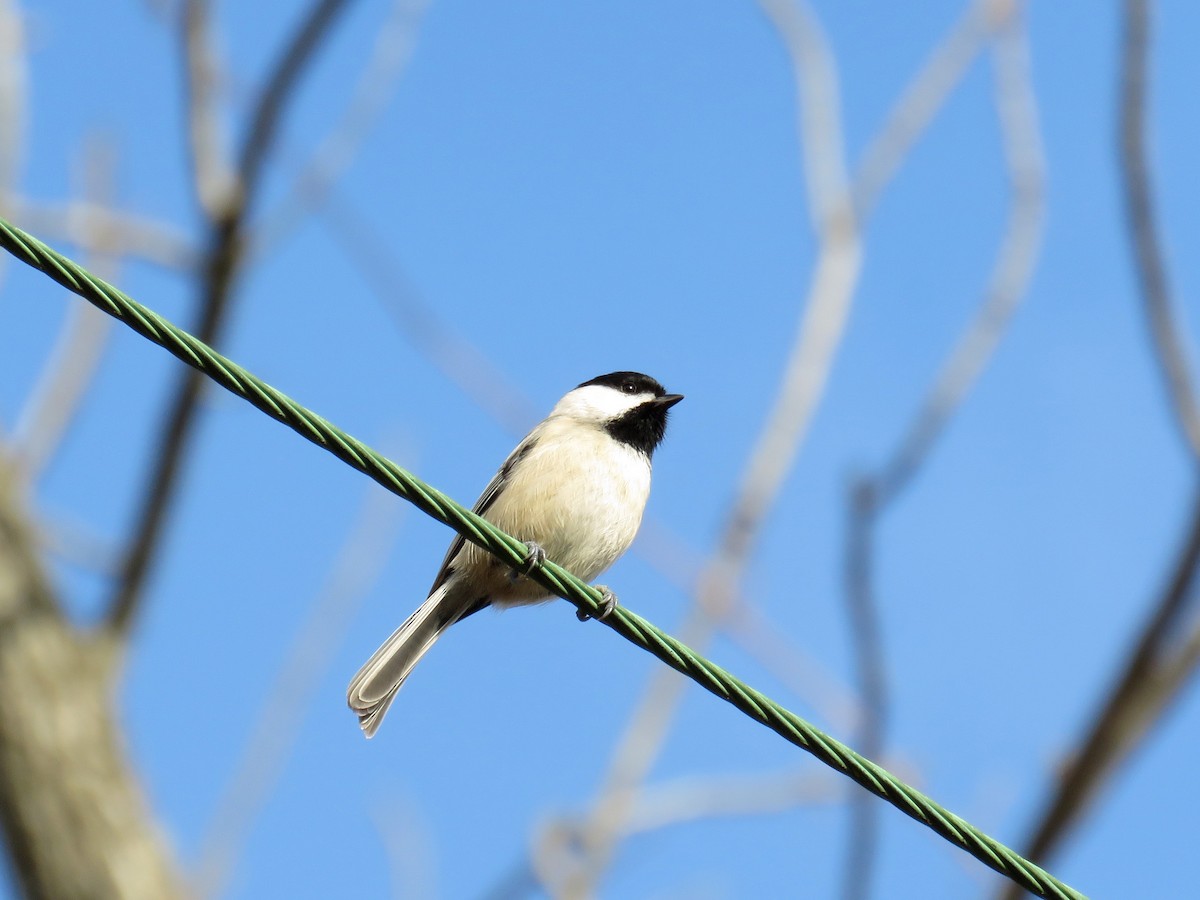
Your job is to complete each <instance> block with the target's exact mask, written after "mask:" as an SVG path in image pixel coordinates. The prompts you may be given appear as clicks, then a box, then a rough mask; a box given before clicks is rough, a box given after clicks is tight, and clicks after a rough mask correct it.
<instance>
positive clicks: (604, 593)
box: [575, 584, 617, 622]
mask: <svg viewBox="0 0 1200 900" xmlns="http://www.w3.org/2000/svg"><path fill="white" fill-rule="evenodd" d="M594 587H595V588H596V590H598V591H599V592H600V594H601V596H600V612H599V614H598V615H596V616H595V618H597V619H599V620H601V621H603V620H604V619H607V618H608V617H609V616H611V615H612V611H613V610H614V609H616V608H617V595H616V594H614V593H613V592H612V591H610V590H609V589H608V588H607V587H605V586H604V585H602V584H597V585H594ZM575 618H577V619H578V620H579V621H580V622H586V621H587V620H588V619H591V618H593V616H592V615H591V614H590V613H585V612H584V611H583V610H582V609H577V610H576V611H575Z"/></svg>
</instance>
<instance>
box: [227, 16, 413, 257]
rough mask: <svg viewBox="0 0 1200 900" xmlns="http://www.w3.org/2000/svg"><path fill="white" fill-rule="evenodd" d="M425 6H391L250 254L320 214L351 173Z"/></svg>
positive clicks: (394, 82)
mask: <svg viewBox="0 0 1200 900" xmlns="http://www.w3.org/2000/svg"><path fill="white" fill-rule="evenodd" d="M428 3H429V0H392V5H391V10H390V12H389V13H388V18H387V21H385V22H384V24H383V27H382V28H380V30H379V33H378V35H377V36H376V38H375V46H374V48H373V49H372V51H371V56H370V58H369V59H368V60H367V63H366V65H365V66H364V67H363V72H362V75H361V76H359V79H358V84H357V85H356V86H355V88H354V93H353V95H352V97H351V98H350V101H349V103H347V105H346V108H345V110H344V112H343V113H342V115H341V117H340V118H339V120H338V122H337V124H335V125H334V127H333V129H332V130H331V131H330V133H329V134H328V135H326V137H325V139H324V140H323V141H321V143H320V145H319V146H318V147H317V149H316V151H314V152H313V154H312V156H311V157H310V159H309V160H308V162H307V164H306V165H305V166H304V168H303V169H302V170H301V172H300V174H299V175H298V176H297V177H296V179H295V181H294V183H293V186H292V189H291V191H290V192H289V194H288V195H287V196H286V197H285V198H284V200H283V201H282V202H281V203H279V205H278V206H277V207H276V208H275V209H273V210H271V211H270V212H268V213H267V214H266V215H265V216H264V217H263V222H262V224H261V225H260V226H259V227H258V229H257V234H256V236H255V239H254V246H253V247H252V248H251V253H252V254H253V255H255V256H258V255H260V254H263V253H268V252H270V249H271V248H272V247H274V246H275V245H277V244H278V243H279V242H280V241H281V240H283V239H284V238H285V237H286V236H287V235H288V234H289V233H291V231H292V230H293V229H294V228H295V227H296V225H297V223H299V222H300V221H301V220H302V219H303V218H304V216H306V215H308V214H309V213H311V212H312V211H313V210H316V209H319V208H320V207H321V206H322V205H323V203H324V202H325V200H326V198H327V196H328V194H329V191H330V190H331V189H332V187H333V186H334V185H335V184H336V183H337V182H338V179H340V178H341V176H342V174H343V173H344V172H345V171H346V170H347V169H348V168H349V167H350V164H351V162H352V161H353V160H354V158H355V156H357V155H358V150H359V148H360V147H361V145H362V143H363V141H364V140H365V139H366V137H367V135H368V133H369V132H370V130H371V128H372V127H373V126H374V125H375V122H376V121H377V120H378V118H379V116H380V115H381V114H382V112H383V109H384V107H385V106H386V105H387V102H388V101H389V100H390V99H391V97H392V94H393V93H394V91H395V88H396V85H397V83H398V82H399V80H400V76H401V75H402V74H403V72H404V70H405V68H406V67H407V66H408V63H409V60H410V59H411V58H412V51H413V47H414V45H415V43H416V36H417V31H418V28H419V27H420V24H421V18H422V16H423V15H424V13H425V10H426V8H427V7H428Z"/></svg>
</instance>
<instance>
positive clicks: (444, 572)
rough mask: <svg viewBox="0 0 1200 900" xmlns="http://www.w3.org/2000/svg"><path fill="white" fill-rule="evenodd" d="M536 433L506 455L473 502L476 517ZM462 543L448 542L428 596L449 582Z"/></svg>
mask: <svg viewBox="0 0 1200 900" xmlns="http://www.w3.org/2000/svg"><path fill="white" fill-rule="evenodd" d="M538 432H539V429H534V430H533V431H531V432H530V433H529V434H528V435H527V436H526V438H525V440H523V441H521V443H519V444H517V447H516V449H515V450H513V452H512V453H510V454H508V459H506V460H504V464H503V465H502V466H500V471H498V472H497V473H496V474H495V475H494V476H493V477H492V480H491V481H489V482H488V486H487V487H485V488H484V489H483V493H482V494H480V495H479V499H478V500H476V501H475V506H474V507H472V511H473V512H474V513H475V514H476V515H480V516H485V515H486V514H487V511H488V509H489V508H490V507H491V505H492V504H493V503H495V502H496V498H497V497H499V496H500V492H501V491H503V490H504V485H505V483H506V482H507V481H508V477H509V475H510V474H511V473H512V470H513V467H514V466H516V464H517V463H519V462H520V461H521V460H522V459H524V458H525V457H526V456H528V455H529V451H530V450H532V449H533V448H534V446H535V445H536V444H537V438H538ZM464 543H466V538H464V537H463V536H462V535H461V534H458V535H455V536H454V540H452V541H451V542H450V549H448V550H447V551H446V557H445V559H443V560H442V565H441V568H439V569H438V573H437V577H436V578H434V579H433V587H431V588H430V589H429V593H430V594H433V592H434V591H436V590H437V589H438V588H440V587H441V586H442V585H443V584H445V583H446V581H447V580H449V578H450V576H451V575H452V574H453V573H454V567H453V565H452V563H453V561H454V557H455V556H457V555H458V552H459V551H460V550H462V548H463V544H464ZM485 606H487V603H486V602H483V603H480V604H478V605H476V606H474V607H472V608H470V609H468V610H467V611H466V612H464V613H463V614H462V615H461V616H460V617H459V618H460V619H465V618H466V617H467V616H469V615H471V614H472V613H476V612H479V610H481V609H483V608H484V607H485Z"/></svg>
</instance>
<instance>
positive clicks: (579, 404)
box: [551, 384, 654, 421]
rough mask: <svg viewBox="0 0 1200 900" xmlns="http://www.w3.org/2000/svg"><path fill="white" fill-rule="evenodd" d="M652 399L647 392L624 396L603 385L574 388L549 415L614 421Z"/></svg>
mask: <svg viewBox="0 0 1200 900" xmlns="http://www.w3.org/2000/svg"><path fill="white" fill-rule="evenodd" d="M653 399H654V395H653V394H651V393H649V392H643V393H640V394H626V393H622V392H621V391H618V390H614V389H613V388H610V387H606V386H605V385H600V384H589V385H585V386H584V387H581V388H575V390H573V391H571V392H570V393H569V394H567V395H566V396H565V397H563V398H562V399H561V400H559V401H558V405H557V406H555V407H554V411H553V412H552V413H551V415H565V416H571V417H572V418H576V419H594V420H597V421H604V420H607V419H615V418H616V417H617V416H619V415H621V413H624V412H628V411H629V410H631V409H633V408H634V407H635V406H640V405H641V404H643V403H647V402H649V401H651V400H653Z"/></svg>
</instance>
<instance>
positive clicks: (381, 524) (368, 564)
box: [195, 484, 403, 897]
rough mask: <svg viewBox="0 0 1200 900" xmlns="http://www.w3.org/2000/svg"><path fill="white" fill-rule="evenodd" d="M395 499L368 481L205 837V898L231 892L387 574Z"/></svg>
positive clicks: (199, 876)
mask: <svg viewBox="0 0 1200 900" xmlns="http://www.w3.org/2000/svg"><path fill="white" fill-rule="evenodd" d="M394 500H395V498H394V497H393V496H392V495H391V494H389V493H387V492H386V491H383V490H380V489H379V488H378V487H377V486H376V485H374V484H370V485H368V488H367V492H366V495H365V497H364V500H363V504H362V506H361V508H360V510H359V513H358V517H357V521H356V522H355V524H354V525H353V526H352V527H351V528H350V530H349V532H348V533H347V536H346V540H345V542H344V543H343V545H342V548H341V551H340V552H339V553H338V556H337V559H335V560H334V563H333V566H332V568H331V570H330V573H329V576H328V577H327V579H326V583H325V586H324V587H323V588H322V590H321V592H320V594H318V595H317V597H316V599H315V600H314V602H313V604H312V607H311V609H310V611H309V613H308V617H307V620H306V621H305V622H304V624H303V625H302V626H301V627H300V630H299V632H298V633H297V634H296V637H295V640H294V641H293V643H292V646H291V648H290V649H289V651H288V653H287V656H286V657H285V659H284V661H283V664H282V666H281V667H280V670H279V673H278V674H277V675H276V677H275V683H274V684H273V685H272V687H271V689H270V690H269V691H268V693H267V698H266V703H265V704H264V706H263V710H262V714H261V715H260V716H259V717H258V719H257V720H256V722H255V725H254V729H253V731H252V733H251V734H250V737H249V738H248V740H247V743H246V749H245V751H244V752H243V753H242V756H241V759H240V762H239V764H238V768H237V770H236V771H235V773H234V775H233V777H232V778H230V780H229V782H228V784H227V785H226V786H225V789H224V791H223V792H222V794H221V797H220V798H219V799H218V801H217V806H216V809H215V811H214V812H213V815H212V819H211V821H210V823H209V825H208V828H207V829H206V832H205V835H204V838H203V840H202V841H201V844H200V853H199V862H198V863H197V866H196V877H195V884H196V886H197V888H198V893H199V895H200V896H202V897H219V896H221V895H222V894H223V893H224V892H225V888H226V886H227V885H228V883H229V880H230V878H231V877H232V876H233V873H234V870H235V869H236V867H237V862H238V855H239V853H240V852H241V850H242V848H243V847H244V845H245V842H246V838H247V836H248V835H249V832H250V828H251V826H252V825H253V823H254V819H255V818H256V817H257V816H258V814H259V812H260V810H261V809H262V807H263V805H264V804H265V803H266V800H267V798H268V797H269V796H270V794H271V791H272V790H273V789H274V786H275V783H276V782H277V781H278V778H279V773H280V772H281V771H282V769H283V767H284V764H285V763H286V761H287V756H288V754H289V752H290V751H291V748H292V747H293V746H294V745H295V742H296V737H297V735H298V733H299V731H300V726H301V724H302V722H303V717H304V713H305V711H306V709H307V708H308V705H309V701H310V699H311V697H312V694H313V690H314V688H315V687H316V683H317V681H318V680H319V679H320V676H321V675H322V673H323V672H324V671H325V669H327V668H328V666H329V662H330V660H331V658H332V656H333V651H334V650H335V649H336V647H337V645H338V644H339V643H340V641H341V640H342V638H343V636H344V635H345V632H346V629H347V627H348V626H349V624H350V620H351V618H352V617H353V615H354V613H355V611H356V610H357V608H358V604H359V601H360V600H361V599H362V597H363V595H365V594H366V593H367V592H368V591H370V590H371V589H372V588H373V587H374V585H375V584H376V583H377V582H378V580H379V577H380V576H381V575H382V573H383V568H384V564H385V563H386V562H387V557H388V551H389V548H390V547H391V546H392V545H393V544H394V542H395V537H396V532H397V525H398V523H399V513H400V511H401V509H403V505H402V504H398V503H395V502H394Z"/></svg>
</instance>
